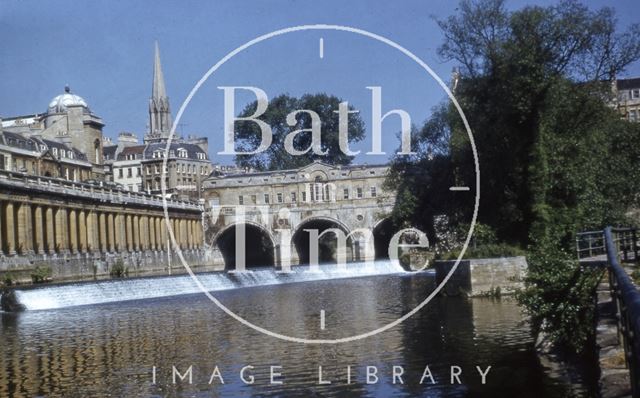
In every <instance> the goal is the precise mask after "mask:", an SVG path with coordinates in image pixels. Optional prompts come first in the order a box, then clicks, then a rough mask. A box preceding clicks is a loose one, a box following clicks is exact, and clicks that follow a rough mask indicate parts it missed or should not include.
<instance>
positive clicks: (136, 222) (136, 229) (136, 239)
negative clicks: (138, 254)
mask: <svg viewBox="0 0 640 398" xmlns="http://www.w3.org/2000/svg"><path fill="white" fill-rule="evenodd" d="M133 248H134V250H135V251H139V250H140V217H138V216H137V215H135V216H133Z"/></svg>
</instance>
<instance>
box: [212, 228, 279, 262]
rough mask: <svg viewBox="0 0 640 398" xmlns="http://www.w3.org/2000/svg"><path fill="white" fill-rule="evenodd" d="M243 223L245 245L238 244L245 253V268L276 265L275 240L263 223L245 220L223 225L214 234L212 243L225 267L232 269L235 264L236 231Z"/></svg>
mask: <svg viewBox="0 0 640 398" xmlns="http://www.w3.org/2000/svg"><path fill="white" fill-rule="evenodd" d="M241 225H243V226H244V229H245V238H246V239H245V245H244V246H243V245H239V246H238V247H240V248H242V249H243V250H244V253H245V266H246V268H252V267H259V266H275V265H276V251H275V248H276V240H275V238H274V236H273V234H272V233H271V231H270V230H269V229H268V228H267V227H265V226H264V225H262V224H260V223H257V222H254V221H249V220H245V221H243V222H235V223H232V224H229V225H226V226H224V227H223V228H222V229H220V231H218V232H217V233H216V235H215V236H214V238H213V240H212V243H213V246H214V247H216V248H217V250H219V252H220V256H221V257H222V261H223V262H224V267H225V269H234V268H235V265H236V254H237V253H236V243H237V241H236V231H237V228H238V227H239V226H241Z"/></svg>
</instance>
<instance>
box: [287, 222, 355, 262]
mask: <svg viewBox="0 0 640 398" xmlns="http://www.w3.org/2000/svg"><path fill="white" fill-rule="evenodd" d="M331 228H337V229H339V230H341V231H342V232H343V233H344V234H345V235H349V234H350V233H351V228H350V227H349V226H348V225H347V224H345V223H344V222H342V221H340V220H338V219H336V218H333V217H328V216H311V217H307V218H305V219H303V220H301V221H300V222H299V223H298V224H297V225H296V226H295V228H294V229H293V231H292V233H291V246H292V249H293V250H292V254H293V255H295V256H296V257H297V258H296V259H297V262H299V263H301V264H307V263H309V255H310V253H309V248H310V246H309V242H310V235H309V233H308V232H307V231H305V229H317V230H318V233H319V234H322V233H323V232H324V231H326V230H328V229H331ZM337 243H338V239H337V237H336V235H335V234H332V233H327V234H324V235H323V236H322V237H321V238H320V239H319V262H320V263H331V262H336V261H337V252H336V250H337V249H338V246H337ZM352 247H353V239H351V237H350V238H349V239H348V240H347V247H346V248H345V250H346V259H347V261H352V260H353V252H352Z"/></svg>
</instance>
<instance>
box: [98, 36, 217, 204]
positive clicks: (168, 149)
mask: <svg viewBox="0 0 640 398" xmlns="http://www.w3.org/2000/svg"><path fill="white" fill-rule="evenodd" d="M171 128H172V120H171V107H170V104H169V97H168V96H167V90H166V87H165V82H164V75H163V73H162V65H161V62H160V51H159V49H158V43H156V47H155V57H154V66H153V83H152V88H151V97H150V99H149V130H148V131H147V133H146V135H145V136H144V141H143V144H142V145H140V144H138V139H137V137H136V136H135V134H133V133H121V134H120V136H119V137H118V143H117V144H113V143H110V144H109V145H107V146H105V147H104V152H103V153H104V157H105V158H109V160H108V164H109V169H110V170H111V173H112V178H113V181H114V182H115V183H116V184H120V185H122V186H123V187H124V189H126V190H130V191H135V192H139V191H144V192H147V193H150V194H154V195H160V194H161V193H162V189H161V182H162V176H163V173H164V172H166V174H164V175H165V184H166V185H165V187H166V191H165V192H166V194H167V195H169V196H174V197H180V198H184V199H193V200H195V199H200V198H201V191H202V182H203V181H204V180H205V179H206V177H208V176H209V174H210V173H211V170H212V166H211V162H210V161H209V155H208V150H209V146H208V140H207V138H206V137H191V136H189V137H187V138H182V137H178V136H174V137H173V138H171ZM169 140H170V141H171V143H169ZM165 159H166V168H164V171H163V165H164V161H165Z"/></svg>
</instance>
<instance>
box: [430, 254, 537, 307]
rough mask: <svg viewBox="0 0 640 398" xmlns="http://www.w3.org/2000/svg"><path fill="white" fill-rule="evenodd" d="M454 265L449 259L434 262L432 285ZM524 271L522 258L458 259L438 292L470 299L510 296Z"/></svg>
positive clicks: (519, 284)
mask: <svg viewBox="0 0 640 398" xmlns="http://www.w3.org/2000/svg"><path fill="white" fill-rule="evenodd" d="M454 264H455V261H453V260H451V261H436V262H435V270H436V283H438V284H439V283H441V282H442V281H443V280H444V278H445V277H446V276H447V275H448V274H449V271H451V268H452V267H453V266H454ZM527 268H528V266H527V260H526V258H525V257H524V256H518V257H501V258H483V259H468V260H461V261H460V264H459V265H458V268H457V269H456V271H455V272H454V273H453V275H451V278H450V279H449V280H448V282H447V284H446V285H445V286H444V288H443V289H442V290H441V292H442V293H443V294H446V295H449V296H457V295H461V294H462V295H468V296H471V297H478V296H489V295H497V294H501V295H504V294H513V293H514V292H515V290H516V289H518V288H521V287H522V282H521V281H522V278H524V276H525V275H526V272H527Z"/></svg>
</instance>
